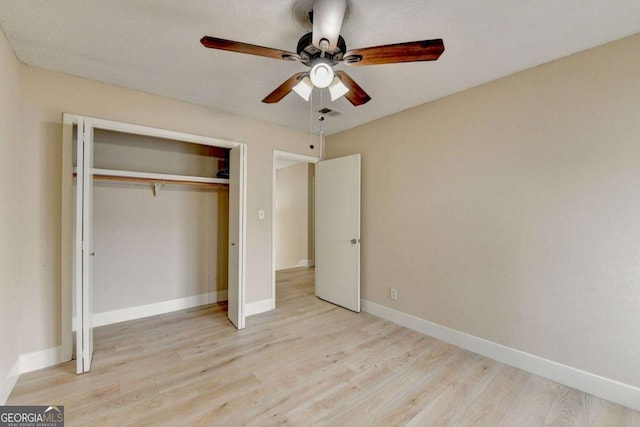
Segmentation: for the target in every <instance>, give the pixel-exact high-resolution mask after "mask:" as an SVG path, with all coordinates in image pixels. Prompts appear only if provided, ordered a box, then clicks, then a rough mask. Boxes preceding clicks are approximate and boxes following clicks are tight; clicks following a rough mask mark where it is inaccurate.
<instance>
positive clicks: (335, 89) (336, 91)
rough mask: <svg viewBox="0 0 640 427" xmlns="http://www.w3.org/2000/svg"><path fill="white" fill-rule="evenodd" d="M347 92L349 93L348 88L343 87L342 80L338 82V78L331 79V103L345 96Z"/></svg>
mask: <svg viewBox="0 0 640 427" xmlns="http://www.w3.org/2000/svg"><path fill="white" fill-rule="evenodd" d="M347 92H349V88H348V87H347V86H345V84H344V83H342V80H340V77H338V76H335V77H334V78H333V81H332V82H331V84H330V85H329V93H330V94H331V102H333V101H335V100H336V99H338V98H340V97H341V96H343V95H346V94H347Z"/></svg>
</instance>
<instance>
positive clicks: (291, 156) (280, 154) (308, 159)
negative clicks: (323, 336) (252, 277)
mask: <svg viewBox="0 0 640 427" xmlns="http://www.w3.org/2000/svg"><path fill="white" fill-rule="evenodd" d="M278 158H283V159H288V160H297V161H299V162H305V163H313V164H316V163H318V162H319V161H320V160H321V159H320V158H319V157H313V156H307V155H305V154H296V153H289V152H286V151H280V150H273V159H272V163H271V301H272V307H271V309H270V310H275V309H276V239H275V237H274V234H275V230H276V172H277V170H278V167H277V166H278ZM311 262H312V263H313V260H312V261H311ZM311 265H315V264H310V265H309V266H311ZM265 311H268V310H265ZM254 314H257V313H254ZM247 316H250V314H247Z"/></svg>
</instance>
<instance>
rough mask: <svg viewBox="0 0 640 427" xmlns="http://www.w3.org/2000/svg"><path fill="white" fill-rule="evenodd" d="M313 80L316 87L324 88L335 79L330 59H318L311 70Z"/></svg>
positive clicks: (310, 74)
mask: <svg viewBox="0 0 640 427" xmlns="http://www.w3.org/2000/svg"><path fill="white" fill-rule="evenodd" d="M309 76H310V77H311V82H312V83H313V85H314V86H315V87H319V88H320V89H324V88H325V87H328V86H329V85H330V84H331V82H332V81H333V76H334V75H333V68H332V67H331V64H329V62H328V61H317V62H316V63H315V64H314V65H313V67H311V71H309Z"/></svg>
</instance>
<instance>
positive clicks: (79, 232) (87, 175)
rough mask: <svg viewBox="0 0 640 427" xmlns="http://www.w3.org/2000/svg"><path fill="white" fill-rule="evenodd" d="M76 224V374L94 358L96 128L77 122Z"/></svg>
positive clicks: (86, 368) (80, 121) (85, 122)
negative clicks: (94, 155) (94, 152)
mask: <svg viewBox="0 0 640 427" xmlns="http://www.w3.org/2000/svg"><path fill="white" fill-rule="evenodd" d="M75 144H76V153H77V169H76V171H77V176H78V179H77V187H76V207H77V208H76V222H75V242H74V246H75V269H76V271H75V274H74V284H73V286H74V287H75V289H74V293H75V300H76V307H75V309H76V319H77V320H78V323H77V325H76V349H77V354H76V373H78V374H81V373H83V372H89V370H90V369H91V359H92V358H93V326H92V318H91V317H92V316H91V315H92V313H93V273H92V267H93V255H94V252H93V239H92V234H93V233H92V219H93V212H92V211H93V127H92V126H91V123H90V121H89V120H87V119H80V120H78V125H77V132H76V141H75Z"/></svg>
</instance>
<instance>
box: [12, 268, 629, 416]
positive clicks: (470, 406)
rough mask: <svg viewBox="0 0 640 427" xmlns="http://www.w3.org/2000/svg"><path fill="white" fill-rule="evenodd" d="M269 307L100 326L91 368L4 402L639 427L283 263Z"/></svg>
mask: <svg viewBox="0 0 640 427" xmlns="http://www.w3.org/2000/svg"><path fill="white" fill-rule="evenodd" d="M277 298H278V299H277V310H275V311H273V312H270V313H264V314H261V315H257V316H253V317H250V318H248V319H247V328H246V329H245V330H243V331H236V330H235V328H234V327H233V326H232V325H231V323H230V322H229V321H228V320H227V319H226V314H225V307H224V305H221V304H214V305H210V306H206V307H200V308H197V309H191V310H185V311H180V312H176V313H170V314H166V315H161V316H155V317H151V318H147V319H141V320H136V321H131V322H126V323H120V324H117V325H110V326H105V327H101V328H98V329H96V330H95V354H94V359H93V367H92V372H90V373H88V374H85V375H80V376H78V375H75V373H74V369H75V368H74V366H75V365H74V363H66V364H63V365H59V366H56V367H52V368H48V369H43V370H40V371H37V372H32V373H29V374H25V375H22V376H21V377H20V379H19V381H18V383H17V385H16V387H15V388H14V390H13V393H12V395H11V397H10V398H9V402H8V404H12V405H13V404H21V405H26V404H43V405H44V404H46V405H48V404H57V405H64V406H65V418H66V420H65V421H66V425H67V426H100V425H104V426H130V425H131V426H165V425H166V426H175V425H182V426H200V425H202V426H270V425H276V424H284V425H292V426H404V425H406V426H517V427H527V426H605V427H616V426H621V427H623V426H624V427H631V426H640V414H639V413H638V412H634V411H631V410H629V409H626V408H623V407H621V406H618V405H615V404H613V403H610V402H607V401H604V400H602V399H599V398H596V397H593V396H590V395H587V394H584V393H581V392H578V391H576V390H573V389H570V388H567V387H565V386H562V385H560V384H557V383H554V382H552V381H548V380H546V379H543V378H540V377H537V376H535V375H531V374H528V373H526V372H524V371H521V370H518V369H515V368H512V367H509V366H506V365H503V364H501V363H498V362H495V361H493V360H490V359H487V358H484V357H482V356H479V355H477V354H474V353H471V352H468V351H465V350H462V349H460V348H457V347H455V346H452V345H449V344H446V343H444V342H441V341H438V340H436V339H433V338H430V337H427V336H424V335H421V334H419V333H417V332H414V331H411V330H409V329H406V328H403V327H400V326H397V325H394V324H392V323H390V322H387V321H384V320H381V319H379V318H376V317H373V316H371V315H368V314H366V313H360V314H356V313H352V312H350V311H347V310H345V309H342V308H339V307H336V306H334V305H332V304H329V303H326V302H324V301H321V300H318V299H316V298H315V296H314V295H313V270H310V269H296V270H289V271H285V272H281V273H278V276H277Z"/></svg>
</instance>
